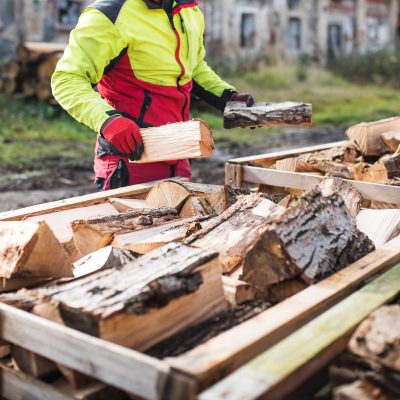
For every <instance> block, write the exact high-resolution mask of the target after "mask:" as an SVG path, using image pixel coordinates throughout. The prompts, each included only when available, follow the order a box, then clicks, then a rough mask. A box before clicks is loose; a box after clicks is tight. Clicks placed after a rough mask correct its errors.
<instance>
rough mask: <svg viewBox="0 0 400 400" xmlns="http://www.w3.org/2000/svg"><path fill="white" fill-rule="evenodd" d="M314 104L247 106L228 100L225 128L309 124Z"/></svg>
mask: <svg viewBox="0 0 400 400" xmlns="http://www.w3.org/2000/svg"><path fill="white" fill-rule="evenodd" d="M311 119H312V106H311V104H306V103H295V102H285V103H256V104H255V105H254V106H252V107H246V105H245V104H244V103H241V102H228V103H227V105H226V108H225V112H224V128H225V129H232V128H248V127H257V126H271V125H309V124H311Z"/></svg>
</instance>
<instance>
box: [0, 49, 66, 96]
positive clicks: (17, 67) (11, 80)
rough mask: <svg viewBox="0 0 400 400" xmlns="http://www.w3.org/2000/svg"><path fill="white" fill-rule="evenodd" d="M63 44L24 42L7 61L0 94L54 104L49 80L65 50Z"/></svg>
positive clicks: (1, 80) (0, 81) (0, 80)
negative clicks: (2, 92)
mask: <svg viewBox="0 0 400 400" xmlns="http://www.w3.org/2000/svg"><path fill="white" fill-rule="evenodd" d="M65 46H66V45H65V44H64V43H42V42H26V43H24V44H21V45H20V46H19V47H18V49H17V53H16V58H15V59H13V60H11V61H9V62H8V64H6V66H5V70H4V72H3V75H2V76H1V79H0V91H1V90H3V91H4V92H5V93H6V94H8V95H18V96H21V97H27V98H28V97H32V98H37V99H38V100H40V101H44V102H54V101H55V100H54V98H53V95H52V92H51V86H50V80H51V76H52V75H53V73H54V70H55V68H56V65H57V63H58V61H59V60H60V58H61V56H62V54H63V52H64V49H65Z"/></svg>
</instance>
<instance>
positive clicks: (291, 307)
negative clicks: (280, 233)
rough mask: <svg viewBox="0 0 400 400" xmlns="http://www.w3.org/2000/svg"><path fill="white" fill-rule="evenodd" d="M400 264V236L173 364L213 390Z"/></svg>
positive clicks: (169, 361)
mask: <svg viewBox="0 0 400 400" xmlns="http://www.w3.org/2000/svg"><path fill="white" fill-rule="evenodd" d="M398 261H400V237H397V238H396V239H394V240H392V241H391V242H389V243H386V244H385V245H384V246H382V247H380V248H379V249H378V250H376V251H374V252H373V253H371V254H368V255H367V256H366V257H363V258H362V259H360V260H358V261H357V262H355V263H354V264H352V265H351V266H349V267H347V268H345V269H343V270H342V271H340V272H338V273H336V274H334V275H332V276H331V277H329V278H327V279H325V280H323V281H321V282H319V283H317V284H316V285H313V286H310V287H309V288H307V289H305V290H303V291H302V292H300V293H298V294H296V295H294V296H292V297H290V298H289V299H287V300H285V301H283V302H282V303H280V304H277V305H276V306H274V307H272V308H270V309H269V310H266V311H264V312H263V313H261V314H260V315H258V316H257V317H255V318H252V319H251V320H249V321H247V322H245V323H243V324H241V325H240V326H237V327H235V328H233V329H231V330H230V331H228V332H225V333H223V334H221V335H219V336H217V337H215V338H214V339H212V340H209V341H208V342H207V343H205V344H203V345H201V346H198V347H197V348H196V349H194V350H192V351H189V352H187V353H186V354H183V355H182V356H180V357H176V358H171V359H168V360H167V361H168V363H169V364H170V365H171V366H172V367H174V368H176V369H178V370H180V371H182V372H184V373H186V374H187V375H189V376H192V377H195V378H196V380H197V381H198V382H199V385H200V387H203V388H204V387H207V386H208V385H210V384H211V383H214V382H216V380H218V379H219V378H222V377H223V376H226V374H228V373H230V372H232V371H234V370H235V369H237V368H239V367H240V366H241V365H243V364H244V363H246V362H248V361H249V360H250V359H251V358H252V357H255V356H256V355H258V354H260V352H262V351H265V350H266V349H268V348H269V347H271V346H273V345H274V344H275V343H277V342H278V341H279V340H282V339H283V338H284V337H285V336H287V335H289V334H291V333H292V332H294V331H295V330H296V329H298V328H299V327H301V326H302V325H303V324H305V323H306V322H308V321H310V320H311V319H312V318H315V317H316V316H317V315H319V314H321V313H322V312H323V311H325V310H326V309H328V308H329V307H331V306H332V305H334V304H336V303H337V302H338V301H340V300H341V299H343V298H344V297H345V296H347V295H349V294H350V293H352V292H354V291H355V290H356V289H357V287H358V285H360V283H362V282H364V281H365V280H367V279H369V278H370V277H371V276H373V275H375V274H377V273H380V272H382V271H385V270H386V269H387V268H389V267H391V266H393V265H394V264H395V263H396V262H398Z"/></svg>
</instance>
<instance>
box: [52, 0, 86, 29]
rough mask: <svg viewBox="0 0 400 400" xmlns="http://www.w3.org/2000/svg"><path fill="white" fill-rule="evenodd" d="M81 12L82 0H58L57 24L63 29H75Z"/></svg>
mask: <svg viewBox="0 0 400 400" xmlns="http://www.w3.org/2000/svg"><path fill="white" fill-rule="evenodd" d="M80 12H81V2H80V1H77V0H58V1H57V5H56V18H57V20H56V26H57V28H58V29H61V30H70V29H73V28H74V27H75V25H76V23H77V22H78V18H79V15H80Z"/></svg>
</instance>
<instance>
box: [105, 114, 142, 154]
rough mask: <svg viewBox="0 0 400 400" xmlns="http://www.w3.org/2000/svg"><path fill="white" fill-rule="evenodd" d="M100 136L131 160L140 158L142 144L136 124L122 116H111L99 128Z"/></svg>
mask: <svg viewBox="0 0 400 400" xmlns="http://www.w3.org/2000/svg"><path fill="white" fill-rule="evenodd" d="M101 134H102V136H103V137H104V138H105V139H106V140H108V141H109V142H110V143H111V144H112V145H113V146H114V147H115V148H116V149H117V150H118V151H119V152H120V153H122V154H126V155H127V156H128V157H129V159H130V160H131V161H137V160H140V158H141V157H142V154H143V151H144V146H143V141H142V136H141V135H140V131H139V127H138V126H137V124H136V123H135V122H134V121H132V120H130V119H128V118H124V117H120V116H117V117H111V118H109V119H108V120H107V121H106V122H105V123H104V125H103V127H102V128H101Z"/></svg>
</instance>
